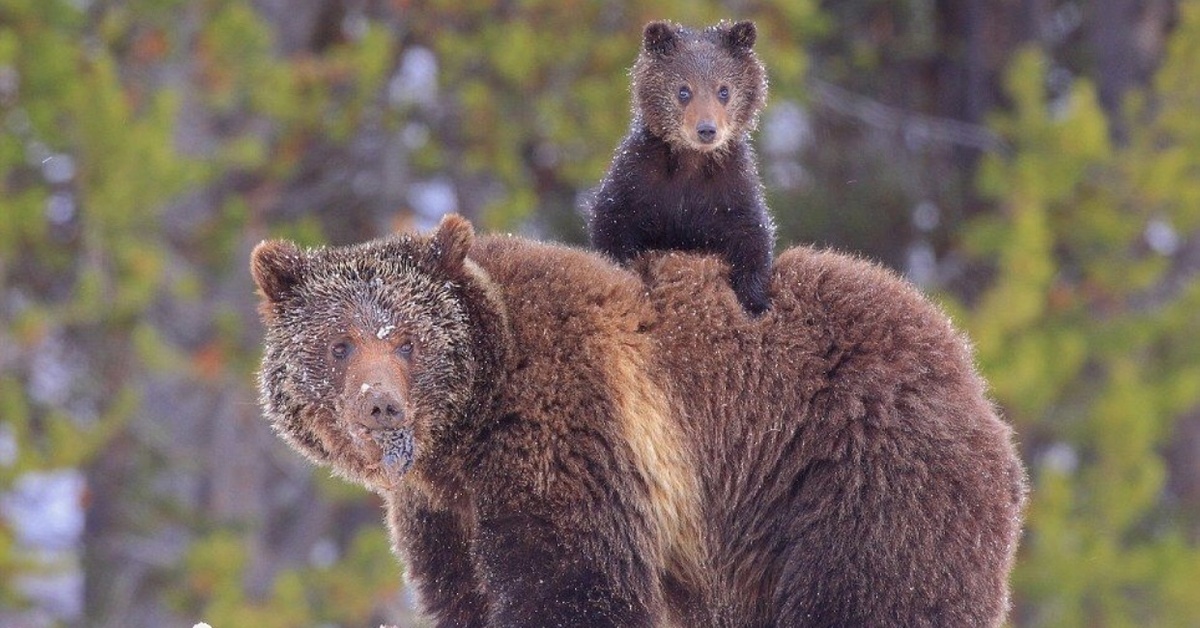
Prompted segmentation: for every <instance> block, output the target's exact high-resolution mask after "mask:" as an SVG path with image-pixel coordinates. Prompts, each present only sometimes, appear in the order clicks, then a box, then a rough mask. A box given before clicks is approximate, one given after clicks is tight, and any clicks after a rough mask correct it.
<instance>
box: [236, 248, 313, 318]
mask: <svg viewBox="0 0 1200 628" xmlns="http://www.w3.org/2000/svg"><path fill="white" fill-rule="evenodd" d="M307 266H308V258H307V257H305V255H304V253H303V252H302V251H301V250H300V247H298V246H296V245H295V244H292V243H291V242H287V241H285V240H266V241H263V242H259V243H258V246H256V247H254V252H253V253H251V254H250V274H252V275H254V283H256V284H258V289H259V291H260V292H262V296H263V298H264V299H265V300H266V302H267V303H279V302H280V301H283V300H284V299H286V298H287V297H288V296H289V295H291V294H292V292H293V291H295V289H296V286H298V285H300V282H301V281H302V279H303V277H304V270H305V268H306V267H307Z"/></svg>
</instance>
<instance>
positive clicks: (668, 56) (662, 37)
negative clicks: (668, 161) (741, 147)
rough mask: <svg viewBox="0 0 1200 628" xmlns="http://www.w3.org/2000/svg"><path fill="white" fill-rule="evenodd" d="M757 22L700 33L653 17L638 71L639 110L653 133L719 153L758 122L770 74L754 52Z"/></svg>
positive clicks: (678, 144) (635, 102)
mask: <svg viewBox="0 0 1200 628" xmlns="http://www.w3.org/2000/svg"><path fill="white" fill-rule="evenodd" d="M756 37H757V31H756V30H755V28H754V23H753V22H736V23H729V22H721V23H719V24H717V25H716V26H710V27H708V28H706V29H704V30H701V31H695V30H691V29H689V28H685V27H683V26H680V25H678V24H674V23H672V22H651V23H649V24H647V25H646V28H645V30H644V31H643V33H642V50H641V52H640V53H639V54H638V59H637V62H636V63H634V66H633V70H632V71H631V73H632V74H633V107H634V114H635V115H636V116H639V117H640V119H641V121H642V123H643V124H645V125H646V126H647V127H648V128H649V129H650V132H651V133H653V134H655V135H656V136H658V137H660V138H662V139H663V140H665V141H666V142H668V143H670V144H671V145H673V146H675V147H677V148H682V149H691V150H696V151H702V152H709V151H720V150H721V148H722V147H724V146H726V145H727V142H729V141H730V140H731V139H740V138H741V137H742V136H743V135H744V134H745V133H747V132H748V131H752V130H753V129H754V127H755V126H756V125H757V124H758V112H759V111H761V110H762V108H763V105H764V104H765V103H766V100H767V73H766V71H765V70H764V69H763V66H762V64H761V63H760V62H759V61H758V57H757V56H755V54H754V50H753V48H754V41H755V39H756Z"/></svg>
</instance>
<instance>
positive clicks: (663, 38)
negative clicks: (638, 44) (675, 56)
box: [642, 20, 679, 57]
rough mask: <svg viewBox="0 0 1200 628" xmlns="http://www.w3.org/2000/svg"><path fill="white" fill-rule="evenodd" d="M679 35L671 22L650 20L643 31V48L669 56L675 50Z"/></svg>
mask: <svg viewBox="0 0 1200 628" xmlns="http://www.w3.org/2000/svg"><path fill="white" fill-rule="evenodd" d="M678 39H679V36H678V34H676V33H675V27H674V26H673V25H672V24H671V23H670V22H664V21H661V20H659V21H656V22H650V23H649V24H647V25H646V28H645V29H644V30H643V31H642V49H644V50H645V51H646V52H649V53H653V54H656V55H660V56H664V57H665V56H667V55H669V54H671V52H672V51H674V50H675V44H676V42H677V41H678Z"/></svg>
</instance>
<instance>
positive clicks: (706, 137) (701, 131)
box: [696, 120, 717, 144]
mask: <svg viewBox="0 0 1200 628" xmlns="http://www.w3.org/2000/svg"><path fill="white" fill-rule="evenodd" d="M696 135H697V136H699V138H700V141H701V142H704V143H705V144H712V143H713V142H715V141H716V140H717V125H716V124H715V123H713V122H709V121H707V120H706V121H704V122H701V123H700V124H697V125H696Z"/></svg>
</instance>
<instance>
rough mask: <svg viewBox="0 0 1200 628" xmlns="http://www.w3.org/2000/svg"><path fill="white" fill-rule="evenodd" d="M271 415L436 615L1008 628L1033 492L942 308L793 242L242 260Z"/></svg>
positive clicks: (447, 242)
mask: <svg viewBox="0 0 1200 628" xmlns="http://www.w3.org/2000/svg"><path fill="white" fill-rule="evenodd" d="M252 270H253V274H254V278H255V281H256V282H257V284H258V287H259V289H260V291H261V293H262V297H263V301H262V305H261V311H262V316H263V319H264V321H265V323H266V326H267V336H266V353H265V355H264V358H263V364H262V370H261V374H260V375H261V382H260V383H261V390H262V403H263V407H264V410H265V412H266V415H267V416H268V417H269V418H270V419H271V421H273V422H274V424H275V427H276V428H277V430H278V431H279V433H280V435H281V436H282V437H283V438H284V439H286V440H287V441H288V442H289V443H291V444H292V445H293V446H294V447H296V448H297V449H298V450H300V451H301V452H304V453H305V454H307V455H308V456H309V457H310V458H312V459H313V460H315V461H316V462H318V463H319V464H323V465H328V466H330V467H332V468H333V469H334V470H336V471H337V472H338V473H340V474H341V475H343V476H345V477H347V478H349V479H351V480H354V481H357V482H360V483H362V484H364V485H366V486H367V487H368V488H370V489H372V490H374V491H376V492H378V493H379V494H380V495H382V496H383V498H384V499H385V500H386V502H387V505H388V520H389V522H390V525H391V531H392V535H393V539H394V542H395V547H396V550H397V552H398V553H399V555H400V556H401V557H402V559H403V560H404V561H405V564H406V566H407V567H408V574H409V576H410V577H411V578H412V579H413V580H415V582H416V583H417V585H418V588H419V590H420V593H421V599H422V602H423V603H424V605H425V608H426V610H427V611H428V612H429V613H430V614H431V615H432V616H433V617H434V618H436V619H437V620H438V622H439V624H440V625H444V626H452V625H453V626H460V625H462V626H466V625H474V626H623V627H629V626H657V625H663V624H674V625H679V626H994V625H997V624H1000V623H1001V622H1002V621H1003V619H1004V616H1005V613H1006V610H1007V606H1008V584H1007V579H1008V575H1009V571H1010V568H1011V566H1012V560H1013V553H1014V551H1015V549H1016V546H1017V539H1018V534H1019V530H1020V524H1021V510H1022V504H1023V501H1024V495H1025V479H1024V474H1023V470H1022V467H1021V464H1020V462H1019V460H1018V458H1017V455H1016V453H1015V451H1014V448H1013V444H1012V433H1011V430H1010V429H1009V427H1008V425H1006V424H1005V423H1004V422H1002V421H1001V420H1000V419H998V418H997V416H996V414H995V412H994V411H993V409H992V407H991V405H990V404H989V403H988V401H987V399H986V398H985V396H984V386H983V383H982V382H981V381H980V379H979V377H978V376H977V375H976V374H975V372H974V370H973V369H972V366H971V355H970V351H969V349H968V347H967V344H966V343H965V342H964V341H963V339H962V337H961V336H960V335H959V334H957V333H956V332H955V331H954V330H953V329H952V328H951V326H950V323H949V321H948V320H947V319H946V317H945V316H944V315H943V314H942V313H941V312H939V311H938V309H937V308H935V307H933V306H932V305H930V303H929V302H927V301H926V300H925V299H924V298H922V296H921V295H920V294H919V293H918V292H917V291H916V290H914V289H913V288H911V287H910V286H909V285H907V284H906V283H904V282H903V281H902V280H900V279H898V278H897V277H896V276H894V275H893V274H891V273H890V272H887V271H885V270H883V269H880V268H878V267H875V266H872V265H871V264H868V263H866V262H863V261H861V260H856V259H852V258H849V257H845V256H842V255H839V254H836V253H830V252H818V251H814V250H811V249H808V248H794V249H791V250H789V251H787V252H785V253H784V254H782V255H781V256H780V257H779V259H778V260H777V262H776V264H775V266H774V269H773V271H772V276H771V282H770V296H771V301H772V303H773V307H772V308H771V309H770V310H769V311H767V312H766V313H764V314H763V315H762V316H761V317H759V318H756V319H751V318H749V317H746V316H745V315H744V314H743V313H742V311H741V307H740V305H739V303H738V301H737V299H736V297H735V296H734V294H733V292H732V291H731V289H730V287H729V283H728V281H727V280H726V278H727V277H728V272H729V269H728V266H726V265H725V263H724V262H723V261H721V260H720V259H719V258H717V257H713V256H709V257H705V256H698V255H694V254H681V253H659V254H649V255H647V256H643V257H642V258H641V260H640V261H639V262H638V263H637V265H636V268H635V269H634V270H635V271H637V273H640V276H639V274H636V273H635V272H631V271H629V270H623V269H621V268H619V267H617V266H615V265H613V264H612V263H611V262H609V261H607V260H606V259H605V258H603V257H601V256H599V255H596V254H593V253H588V252H584V251H579V250H574V249H571V248H566V247H562V246H554V245H549V244H541V243H537V242H531V241H529V240H524V239H520V238H515V237H491V236H489V237H480V238H478V239H476V238H475V237H474V236H473V234H472V231H471V227H470V225H469V224H468V223H467V222H466V221H465V220H463V219H462V218H459V217H454V216H452V217H448V218H446V219H445V220H443V222H442V224H441V225H440V226H439V228H438V229H437V231H436V233H434V234H433V235H432V236H427V237H422V236H410V235H405V236H395V237H391V238H386V239H383V240H378V241H375V242H369V243H366V244H360V245H356V246H350V247H344V248H328V249H317V250H310V251H304V250H301V249H299V248H297V247H296V246H295V245H293V244H291V243H288V242H281V241H272V242H264V243H262V244H260V245H259V246H258V248H257V249H255V251H254V253H253V260H252Z"/></svg>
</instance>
